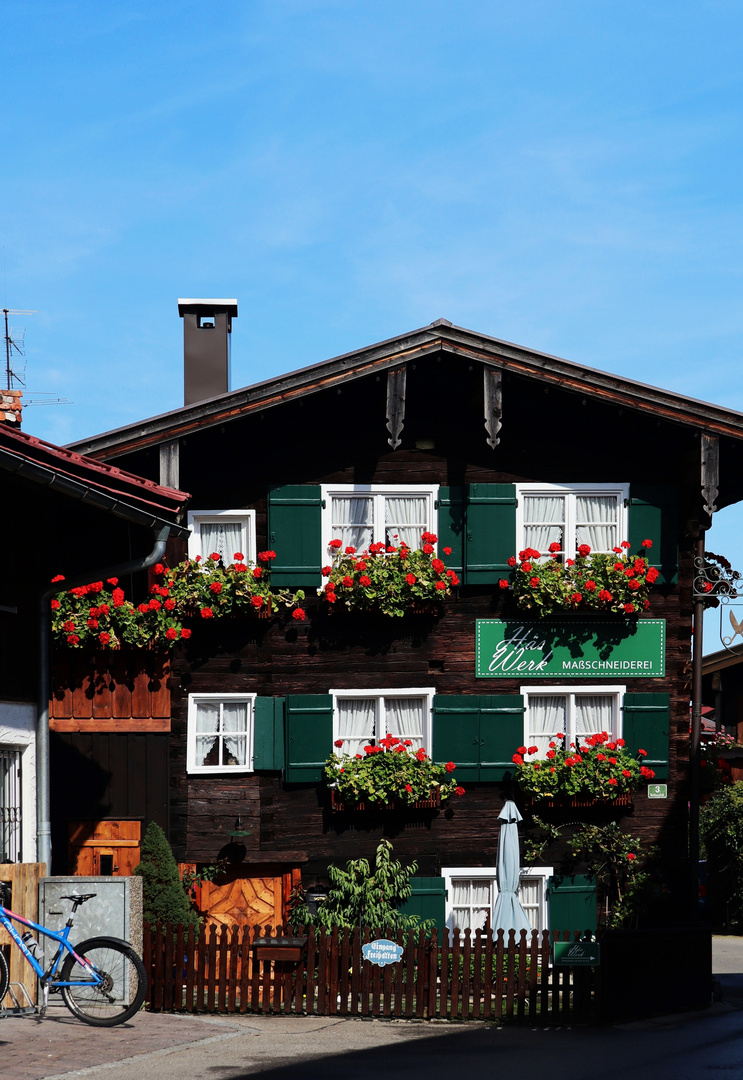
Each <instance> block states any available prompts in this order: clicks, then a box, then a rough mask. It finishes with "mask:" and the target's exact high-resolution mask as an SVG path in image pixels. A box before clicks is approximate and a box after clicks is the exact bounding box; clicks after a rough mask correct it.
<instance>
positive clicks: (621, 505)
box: [516, 484, 629, 558]
mask: <svg viewBox="0 0 743 1080" xmlns="http://www.w3.org/2000/svg"><path fill="white" fill-rule="evenodd" d="M516 491H517V498H518V505H517V509H516V546H517V549H518V550H519V551H522V550H523V549H524V548H535V549H536V550H537V551H539V552H540V553H541V554H542V555H543V556H544V555H545V553H546V552H547V550H548V549H549V546H550V544H559V545H560V553H561V554H562V555H563V556H565V557H568V558H570V557H572V556H574V555H575V553H576V551H577V549H578V547H579V545H580V544H588V545H589V547H590V548H591V551H601V552H607V551H611V550H612V548H615V547H618V546H619V544H620V543H621V541H622V540H626V539H627V531H628V521H627V511H626V504H627V502H628V501H629V485H628V484H600V485H591V484H573V485H570V486H566V485H563V484H519V485H518V486H517V489H516Z"/></svg>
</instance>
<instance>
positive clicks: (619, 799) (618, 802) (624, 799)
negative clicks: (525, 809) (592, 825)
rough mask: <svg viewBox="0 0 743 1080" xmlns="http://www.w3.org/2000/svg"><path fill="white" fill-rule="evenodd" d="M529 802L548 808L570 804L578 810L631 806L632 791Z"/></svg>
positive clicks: (529, 800) (561, 796)
mask: <svg viewBox="0 0 743 1080" xmlns="http://www.w3.org/2000/svg"><path fill="white" fill-rule="evenodd" d="M527 802H528V805H529V806H535V807H545V808H547V809H552V808H554V807H561V806H570V807H573V808H574V809H576V810H589V809H591V808H592V807H612V806H621V807H631V806H632V792H631V791H624V792H622V794H621V795H617V796H616V798H614V799H597V798H594V797H592V796H590V795H558V796H556V797H555V798H543V799H540V798H532V799H528V800H527Z"/></svg>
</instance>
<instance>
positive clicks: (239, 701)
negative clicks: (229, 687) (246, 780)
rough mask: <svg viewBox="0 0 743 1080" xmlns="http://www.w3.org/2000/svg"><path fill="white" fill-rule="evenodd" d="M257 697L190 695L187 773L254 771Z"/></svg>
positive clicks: (252, 695) (253, 695)
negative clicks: (254, 729) (254, 730)
mask: <svg viewBox="0 0 743 1080" xmlns="http://www.w3.org/2000/svg"><path fill="white" fill-rule="evenodd" d="M255 697H256V695H255V694H189V697H188V772H192V773H194V772H196V773H216V772H219V773H222V772H251V771H252V769H253V721H254V713H255Z"/></svg>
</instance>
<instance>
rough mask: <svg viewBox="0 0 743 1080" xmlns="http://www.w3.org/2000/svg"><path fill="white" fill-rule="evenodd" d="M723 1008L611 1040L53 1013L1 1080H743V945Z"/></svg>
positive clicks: (383, 1025) (321, 1021)
mask: <svg viewBox="0 0 743 1080" xmlns="http://www.w3.org/2000/svg"><path fill="white" fill-rule="evenodd" d="M714 956H715V961H714V968H715V972H716V974H717V976H718V978H719V980H720V982H721V984H722V996H723V1001H721V1002H718V1003H717V1004H715V1005H714V1006H713V1007H712V1008H711V1009H709V1010H707V1011H706V1012H705V1013H703V1014H686V1015H684V1016H679V1017H665V1018H663V1019H661V1020H654V1021H643V1022H642V1023H636V1024H625V1025H621V1026H617V1027H614V1028H602V1029H586V1028H574V1029H570V1028H552V1029H530V1028H526V1029H523V1030H519V1029H516V1028H496V1027H493V1026H492V1025H485V1024H447V1023H439V1022H431V1023H428V1022H422V1023H421V1022H419V1023H416V1022H410V1021H408V1022H401V1021H392V1022H390V1021H383V1020H382V1021H374V1020H359V1019H356V1020H342V1019H340V1018H333V1017H286V1018H283V1017H270V1016H267V1017H252V1016H251V1017H238V1018H232V1017H224V1018H212V1017H198V1018H196V1017H184V1016H168V1015H162V1014H149V1013H141V1014H140V1015H139V1016H137V1018H136V1019H135V1020H134V1021H132V1023H131V1024H127V1025H123V1026H122V1027H120V1028H114V1029H113V1030H111V1031H107V1030H105V1029H103V1030H97V1029H94V1028H90V1027H87V1026H86V1025H84V1024H81V1023H79V1022H78V1021H76V1020H74V1019H73V1018H72V1017H71V1016H70V1015H69V1014H68V1013H66V1012H65V1011H62V1010H61V1009H60V1007H59V1006H57V1005H55V1007H54V1008H53V1009H51V1010H50V1014H49V1016H48V1017H47V1018H45V1019H44V1020H41V1021H40V1020H38V1019H36V1018H28V1017H18V1018H13V1019H6V1020H2V1021H0V1076H2V1077H3V1080H5V1078H7V1080H73V1078H76V1077H89V1078H90V1080H184V1078H188V1080H247V1078H248V1077H253V1076H255V1075H256V1074H260V1075H261V1077H262V1078H265V1080H336V1078H337V1080H349V1077H351V1078H353V1080H367V1078H368V1080H372V1078H373V1080H378V1078H379V1077H380V1075H383V1076H384V1077H385V1080H398V1078H400V1080H403V1078H404V1080H417V1078H418V1077H421V1078H425V1080H452V1078H455V1080H459V1078H462V1077H466V1076H467V1074H470V1075H472V1074H473V1073H474V1072H475V1071H477V1072H478V1073H481V1071H482V1070H484V1069H487V1070H488V1072H490V1071H491V1070H496V1069H497V1070H498V1071H500V1070H503V1072H504V1074H505V1071H506V1070H509V1074H510V1075H513V1076H518V1075H523V1074H524V1073H526V1074H527V1075H528V1074H529V1072H530V1071H532V1070H533V1071H535V1072H538V1073H539V1074H542V1075H549V1077H550V1080H596V1078H597V1077H601V1080H614V1078H616V1080H626V1077H627V1074H628V1073H631V1075H632V1080H651V1078H652V1080H658V1078H659V1077H660V1078H663V1077H665V1076H673V1078H674V1080H704V1078H707V1077H709V1078H710V1080H712V1078H713V1077H714V1075H715V1074H716V1073H717V1072H719V1071H724V1073H725V1075H726V1076H727V1077H730V1078H731V1080H738V1078H740V1080H743V1011H741V1009H742V1007H743V939H740V938H738V939H729V938H727V939H720V938H716V939H715V942H714Z"/></svg>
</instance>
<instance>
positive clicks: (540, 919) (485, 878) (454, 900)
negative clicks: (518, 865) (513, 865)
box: [441, 866, 554, 934]
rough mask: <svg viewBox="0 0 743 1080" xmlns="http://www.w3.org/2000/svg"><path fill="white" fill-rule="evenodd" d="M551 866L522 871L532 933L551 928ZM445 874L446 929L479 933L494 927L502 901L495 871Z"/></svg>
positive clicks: (458, 870) (524, 902) (476, 869)
mask: <svg viewBox="0 0 743 1080" xmlns="http://www.w3.org/2000/svg"><path fill="white" fill-rule="evenodd" d="M553 872H554V871H553V868H552V867H551V866H539V867H535V866H529V867H525V868H524V869H522V871H521V878H520V883H519V900H520V901H521V906H522V907H523V909H524V911H525V912H526V917H527V919H528V920H529V922H530V924H531V928H532V930H538V931H539V932H540V934H541V932H542V930H546V929H548V928H549V919H548V913H547V880H548V878H549V877H550V875H551V874H552V873H553ZM441 874H442V876H443V878H444V880H445V881H446V891H447V894H448V898H447V901H446V925H447V926H448V927H449V929H450V930H453V929H455V928H456V927H458V928H459V929H460V930H466V929H467V928H468V927H469V929H470V930H472V931H475V930H477V929H478V928H481V929H482V928H484V927H486V926H491V927H492V920H493V910H494V908H495V901H496V899H497V897H498V880H497V874H496V870H495V867H489V866H481V867H477V866H472V867H467V866H464V867H450V868H448V869H443V870H442V871H441Z"/></svg>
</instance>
